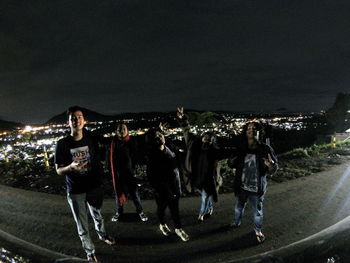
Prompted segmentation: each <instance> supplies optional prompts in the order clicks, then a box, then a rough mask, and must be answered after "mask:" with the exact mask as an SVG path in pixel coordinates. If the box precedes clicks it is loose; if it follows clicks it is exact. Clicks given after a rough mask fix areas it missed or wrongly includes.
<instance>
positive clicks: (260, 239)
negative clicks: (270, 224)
mask: <svg viewBox="0 0 350 263" xmlns="http://www.w3.org/2000/svg"><path fill="white" fill-rule="evenodd" d="M255 235H256V240H257V241H258V243H259V244H261V243H263V242H264V241H265V239H266V238H265V236H264V234H263V233H261V232H259V233H255Z"/></svg>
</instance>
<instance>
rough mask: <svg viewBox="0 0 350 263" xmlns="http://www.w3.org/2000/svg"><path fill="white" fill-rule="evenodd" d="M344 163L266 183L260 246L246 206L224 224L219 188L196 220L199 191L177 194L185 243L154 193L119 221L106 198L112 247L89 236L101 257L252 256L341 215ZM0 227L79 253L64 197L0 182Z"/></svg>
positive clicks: (229, 207)
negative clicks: (144, 217) (141, 213)
mask: <svg viewBox="0 0 350 263" xmlns="http://www.w3.org/2000/svg"><path fill="white" fill-rule="evenodd" d="M349 165H350V162H347V163H344V164H342V165H338V166H333V167H332V168H330V169H329V170H328V171H324V172H321V173H317V174H313V175H311V176H308V177H304V178H299V179H295V180H292V181H287V182H284V183H279V184H277V183H270V184H269V186H268V192H267V195H266V200H265V218H264V220H265V221H264V228H263V232H264V234H265V235H266V238H267V240H266V241H265V243H263V244H262V245H257V244H256V242H255V239H254V235H253V233H252V219H251V211H250V207H249V206H248V207H247V210H246V215H245V216H244V218H243V223H242V225H241V227H240V228H239V229H235V230H233V229H230V228H229V227H228V225H229V223H230V222H231V221H232V220H233V203H234V202H233V198H234V196H233V194H224V195H221V196H220V200H219V203H217V204H215V211H214V214H213V216H212V217H211V218H209V219H208V220H207V221H205V222H204V223H202V224H198V223H197V221H196V217H197V212H198V208H199V197H191V198H182V199H181V203H180V210H181V215H182V221H183V228H184V229H185V230H186V231H187V232H188V234H189V235H190V237H191V240H190V241H189V242H187V243H184V242H182V241H180V240H179V239H178V238H177V237H176V236H175V235H173V236H170V237H164V236H162V235H161V233H160V231H159V230H158V224H157V218H156V215H155V208H156V206H155V202H154V201H153V200H149V201H144V202H143V205H144V209H145V211H146V212H147V214H148V215H149V217H150V220H149V221H148V222H145V223H142V222H139V220H138V217H137V215H136V214H135V213H134V207H133V204H132V202H127V204H126V207H125V208H126V209H125V212H126V218H125V220H123V221H122V222H118V223H112V222H110V218H111V216H112V214H113V211H114V210H113V200H111V199H107V200H105V202H104V206H103V214H104V216H105V220H106V228H107V231H108V232H109V233H110V234H111V235H114V236H116V238H117V242H118V246H117V247H115V248H114V249H112V248H110V247H108V246H106V245H105V244H103V243H102V242H100V241H98V240H97V236H96V234H95V232H94V231H93V230H92V229H91V236H92V238H93V240H94V241H95V245H96V249H97V255H98V257H99V258H100V259H101V261H102V262H117V261H118V262H220V261H225V260H230V259H238V258H241V257H246V256H252V255H255V254H257V253H261V252H265V251H268V250H271V249H275V248H279V247H282V246H285V245H287V244H290V243H292V242H295V241H298V240H300V239H303V238H305V237H307V236H309V235H312V234H315V233H317V232H318V231H320V230H322V229H324V228H326V227H328V226H330V225H332V224H334V223H335V222H337V221H339V220H341V219H343V218H345V217H347V216H348V215H349V211H350V192H349V190H348V189H350V176H349V174H350V169H348V166H349ZM169 225H172V224H171V220H170V219H169ZM90 226H91V227H92V222H90ZM0 229H1V230H3V231H6V232H8V233H10V234H12V235H15V236H17V237H19V238H21V239H24V240H26V241H28V242H31V243H34V244H37V245H39V246H42V247H45V248H48V249H51V250H55V251H58V252H61V253H64V254H68V255H73V256H79V257H83V258H85V254H84V251H83V250H82V248H81V243H80V240H79V238H78V235H77V233H76V228H75V224H74V222H73V218H72V215H71V212H70V210H69V208H68V204H67V202H66V198H65V197H62V196H58V195H50V194H44V193H37V192H31V191H25V190H21V189H15V188H11V187H7V186H3V185H0Z"/></svg>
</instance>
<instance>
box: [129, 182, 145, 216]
mask: <svg viewBox="0 0 350 263" xmlns="http://www.w3.org/2000/svg"><path fill="white" fill-rule="evenodd" d="M128 190H129V194H130V197H131V199H132V201H133V202H134V205H135V208H136V213H138V214H140V213H141V212H143V208H142V205H141V198H140V193H139V191H138V189H137V185H136V184H135V185H133V186H132V187H131V186H130V187H129V186H128Z"/></svg>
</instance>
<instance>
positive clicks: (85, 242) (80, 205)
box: [67, 194, 95, 255]
mask: <svg viewBox="0 0 350 263" xmlns="http://www.w3.org/2000/svg"><path fill="white" fill-rule="evenodd" d="M67 200H68V204H69V206H70V208H71V210H72V214H73V217H74V221H75V223H76V225H77V230H78V234H79V237H80V240H81V243H82V246H83V249H84V250H85V252H86V254H87V255H92V254H94V253H95V246H94V244H93V243H92V241H91V238H90V235H89V228H88V218H87V209H86V194H68V195H67Z"/></svg>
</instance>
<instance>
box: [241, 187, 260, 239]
mask: <svg viewBox="0 0 350 263" xmlns="http://www.w3.org/2000/svg"><path fill="white" fill-rule="evenodd" d="M248 200H249V202H250V203H251V205H252V212H253V221H254V231H255V232H261V228H262V223H263V201H264V195H262V196H259V195H257V194H256V193H251V192H248V191H244V190H241V191H240V193H239V194H238V195H237V196H236V205H235V211H234V212H235V224H236V225H240V224H241V220H242V217H243V214H244V209H245V206H246V204H247V201H248Z"/></svg>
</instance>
